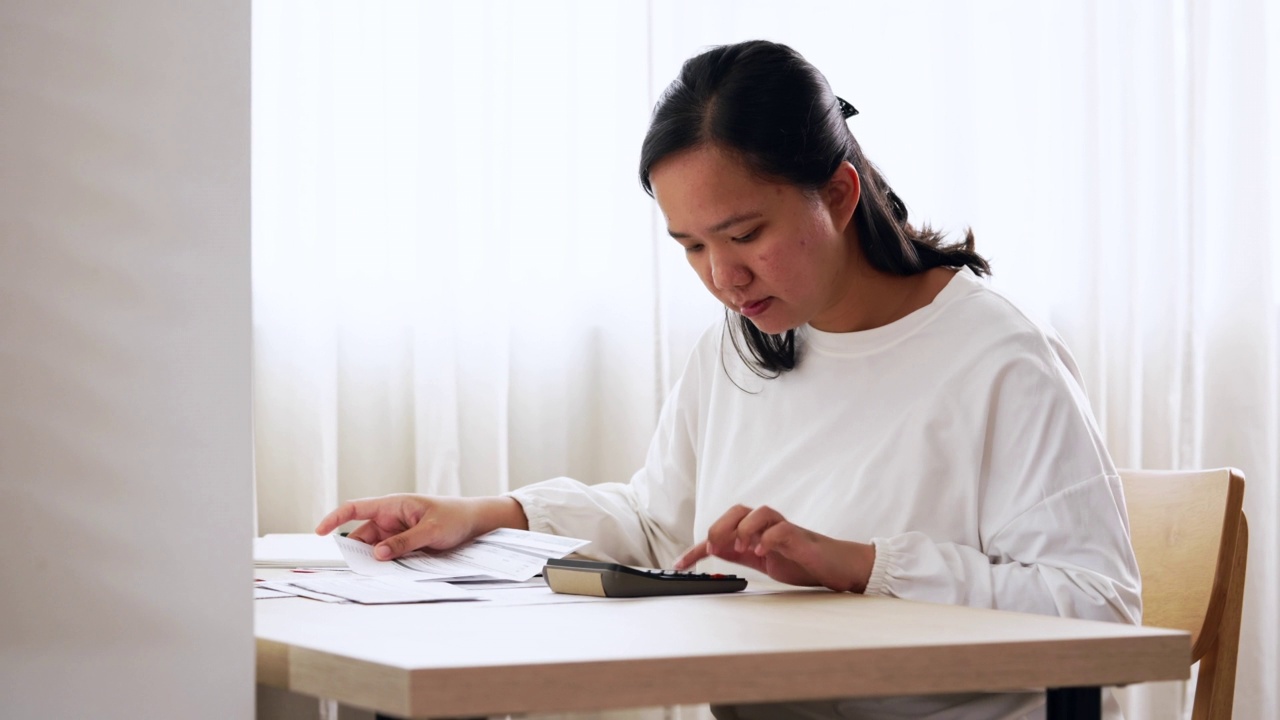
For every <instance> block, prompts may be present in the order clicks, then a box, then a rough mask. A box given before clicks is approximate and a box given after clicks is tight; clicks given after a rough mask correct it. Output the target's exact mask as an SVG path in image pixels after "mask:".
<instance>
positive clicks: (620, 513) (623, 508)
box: [507, 360, 700, 567]
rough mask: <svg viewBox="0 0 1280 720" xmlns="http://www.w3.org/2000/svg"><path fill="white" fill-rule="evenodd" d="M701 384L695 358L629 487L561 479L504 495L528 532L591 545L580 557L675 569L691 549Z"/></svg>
mask: <svg viewBox="0 0 1280 720" xmlns="http://www.w3.org/2000/svg"><path fill="white" fill-rule="evenodd" d="M699 385H700V382H699V377H698V374H697V369H696V366H695V364H694V362H693V360H691V361H690V365H689V367H687V368H686V369H685V372H684V374H683V375H682V376H681V378H680V380H679V381H678V382H677V383H676V386H675V387H674V388H673V389H672V391H671V393H670V394H669V395H668V397H667V400H666V402H665V403H664V405H663V408H662V412H661V413H660V415H659V418H658V428H657V431H656V432H655V433H654V436H653V440H652V441H651V442H650V444H649V450H648V454H647V455H646V458H645V464H644V467H642V468H641V469H640V470H639V471H638V472H636V473H635V475H634V476H632V478H631V481H630V482H629V483H620V482H606V483H600V484H597V485H587V484H585V483H582V482H580V481H578V480H574V479H572V478H567V477H559V478H553V479H551V480H546V481H543V482H540V483H536V484H533V485H528V486H525V487H523V488H519V489H517V490H514V491H512V492H510V493H507V495H508V496H509V497H512V498H515V499H516V501H518V502H519V503H520V504H521V505H522V506H523V507H524V512H525V516H526V517H527V518H528V520H529V529H531V530H536V531H538V532H546V533H553V534H556V535H564V536H569V537H578V538H583V539H586V540H590V541H591V544H590V545H588V546H587V547H585V548H583V549H582V550H581V551H580V552H581V553H582V554H583V555H586V556H588V557H591V558H594V559H599V560H608V561H612V562H620V563H625V564H630V565H639V566H646V567H668V566H670V565H671V563H672V562H673V561H674V560H675V559H676V558H677V557H679V556H680V554H681V553H683V552H684V551H685V550H687V549H689V546H690V545H692V543H693V517H694V503H695V495H694V490H695V478H696V473H697V458H696V452H695V443H696V435H695V432H696V427H697V416H698V406H697V398H698V389H699Z"/></svg>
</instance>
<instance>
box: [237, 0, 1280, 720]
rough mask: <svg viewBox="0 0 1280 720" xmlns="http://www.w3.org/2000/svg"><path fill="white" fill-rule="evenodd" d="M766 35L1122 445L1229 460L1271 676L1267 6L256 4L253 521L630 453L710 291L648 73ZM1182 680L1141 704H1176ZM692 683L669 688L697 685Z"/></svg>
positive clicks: (1255, 673)
mask: <svg viewBox="0 0 1280 720" xmlns="http://www.w3.org/2000/svg"><path fill="white" fill-rule="evenodd" d="M754 37H765V38H769V39H773V40H778V41H781V42H786V43H788V44H790V45H792V46H793V47H795V48H796V49H798V50H799V51H800V52H802V53H803V54H805V55H806V57H808V58H809V59H810V60H811V61H813V62H814V64H815V65H817V66H818V67H819V68H821V69H822V70H823V71H824V73H825V74H826V75H827V77H828V79H829V80H830V81H831V83H832V86H833V88H834V89H835V91H836V92H837V93H838V94H840V95H841V96H842V97H845V98H847V99H849V100H850V101H851V102H852V103H853V104H854V105H856V106H857V107H858V108H859V110H861V111H862V112H861V114H860V115H859V116H857V117H855V118H853V119H851V120H850V122H851V127H853V130H854V132H855V134H856V135H857V136H858V138H859V141H860V142H861V144H862V146H863V148H864V150H865V151H866V153H867V155H868V157H870V158H871V159H872V160H873V161H874V162H876V163H877V165H879V166H880V167H881V169H882V170H884V171H885V173H886V176H887V177H888V179H889V180H890V182H891V183H892V184H893V186H894V188H895V189H896V190H897V191H898V194H899V195H901V196H902V197H903V198H904V199H905V200H906V202H907V204H908V206H909V207H910V209H911V212H912V218H913V220H914V221H920V222H928V223H930V224H933V225H935V226H938V227H941V228H943V229H947V230H950V231H952V232H953V233H955V234H957V235H958V234H959V233H960V232H962V231H963V229H964V228H965V227H966V226H972V227H973V229H974V232H975V235H976V238H977V246H978V249H979V251H980V252H982V253H984V254H986V255H987V256H988V257H989V258H990V259H991V261H992V264H993V268H994V271H995V272H994V278H993V283H994V284H995V286H996V287H998V288H1000V289H1001V290H1003V291H1004V292H1006V293H1008V294H1009V295H1011V296H1012V297H1014V298H1015V299H1016V300H1018V301H1019V302H1020V303H1021V304H1022V305H1023V306H1025V307H1027V308H1028V309H1029V310H1030V311H1032V312H1034V313H1038V314H1040V315H1042V316H1043V317H1045V318H1047V319H1048V320H1049V321H1050V322H1051V323H1052V324H1053V325H1054V326H1055V327H1056V328H1057V329H1058V331H1059V332H1060V333H1061V334H1062V335H1063V337H1064V339H1065V340H1066V341H1067V344H1068V345H1069V346H1070V347H1071V348H1072V350H1073V352H1074V353H1075V355H1076V359H1077V360H1078V362H1079V364H1080V367H1081V369H1082V371H1083V374H1084V377H1085V379H1086V384H1087V386H1088V391H1089V394H1090V397H1091V399H1092V402H1093V406H1094V410H1095V413H1096V415H1097V416H1098V419H1099V422H1100V423H1101V425H1102V426H1103V428H1104V432H1105V435H1106V438H1107V441H1108V446H1109V448H1110V450H1111V453H1112V455H1113V456H1114V458H1115V461H1116V463H1117V465H1119V466H1121V467H1145V468H1190V467H1211V466H1220V465H1233V466H1236V467H1239V468H1241V469H1242V470H1244V472H1245V473H1246V476H1247V479H1248V484H1247V488H1248V489H1247V493H1246V498H1245V509H1246V512H1247V513H1248V514H1249V516H1250V519H1251V520H1252V522H1251V530H1252V532H1253V538H1252V541H1251V545H1250V562H1249V579H1248V585H1247V587H1246V608H1245V612H1246V618H1245V623H1244V630H1243V632H1242V641H1241V651H1240V662H1239V666H1238V680H1237V709H1236V713H1237V715H1238V716H1240V717H1265V716H1270V715H1274V714H1275V713H1276V712H1277V702H1278V700H1280V699H1278V698H1277V697H1276V688H1277V687H1278V686H1280V657H1278V653H1280V634H1278V633H1280V629H1278V628H1277V616H1276V613H1275V608H1276V607H1277V604H1278V603H1280V578H1278V577H1277V572H1276V568H1277V566H1280V558H1277V556H1276V555H1277V548H1278V547H1280V542H1278V540H1277V537H1276V527H1277V523H1276V520H1280V497H1278V496H1277V488H1278V486H1280V457H1278V456H1277V452H1278V451H1277V448H1278V447H1280V354H1278V347H1280V203H1277V202H1276V201H1275V198H1277V197H1280V9H1278V8H1277V6H1276V5H1275V4H1274V3H1267V2H1265V0H1240V1H1238V2H1233V3H1213V2H1209V0H1176V1H1175V2H1173V3H1165V2H1157V1H1156V0H1145V1H1143V2H1134V3H1106V2H1101V1H1100V0H1093V1H1092V2H1087V3H1035V4H1028V3H1021V2H1013V1H1012V0H1000V1H998V2H984V3H952V2H911V3H894V4H880V3H875V4H873V3H853V4H849V3H842V2H840V3H838V2H803V3H799V4H795V3H793V4H789V5H786V6H785V7H784V6H783V5H781V4H777V3H765V2H728V1H727V0H711V1H706V2H699V3H696V4H689V3H674V2H661V1H658V0H655V1H653V2H646V3H640V2H634V3H594V2H588V1H586V0H582V1H579V2H570V1H562V2H536V3H507V2H498V1H494V0H489V1H484V2H465V3H464V2H455V3H432V4H424V3H414V2H403V1H402V2H387V1H383V2H374V3H359V4H356V3H341V2H327V3H326V2H301V1H290V2H284V1H276V2H259V3H255V4H254V68H253V73H254V76H253V82H254V87H253V113H254V117H253V128H254V139H253V143H254V146H253V153H254V155H253V162H254V167H253V182H254V189H253V192H254V218H253V233H254V235H253V237H254V249H253V252H254V329H255V350H254V353H255V357H254V369H255V398H254V407H255V426H256V427H255V437H256V458H257V460H256V462H257V484H258V512H259V531H260V532H288V531H305V530H308V529H310V528H311V527H313V525H314V523H315V522H316V521H317V520H318V519H319V517H320V516H321V515H322V514H323V513H324V512H326V511H327V510H328V509H330V508H332V507H333V506H334V505H335V504H336V503H337V502H339V501H340V500H343V499H346V498H350V497H357V496H368V495H379V494H384V493H389V492H426V493H443V494H464V495H482V494H492V493H496V492H501V491H503V490H505V489H508V488H511V487H516V486H520V485H523V484H526V483H529V482H534V481H537V480H540V479H544V478H547V477H551V476H555V475H570V476H573V477H577V478H579V479H582V480H584V481H586V482H601V481H615V480H616V481H625V480H627V478H628V477H629V476H630V474H631V472H632V471H633V470H634V469H635V468H637V467H638V466H639V464H640V462H641V460H642V458H643V454H644V451H645V448H646V446H647V444H648V440H649V433H650V432H651V431H652V428H653V425H654V423H655V422H656V417H657V410H658V407H659V406H660V403H661V402H662V399H663V397H664V396H665V393H666V391H667V389H668V388H669V387H670V385H671V383H672V382H673V380H674V378H675V377H676V376H677V375H678V373H679V372H680V368H682V367H683V364H684V361H685V356H686V354H687V352H688V350H689V348H690V347H691V346H692V345H693V343H694V342H695V340H696V339H697V337H698V335H699V334H700V333H701V331H702V330H703V329H704V328H705V327H707V326H708V325H709V324H711V323H712V322H715V321H716V320H717V319H718V318H719V317H721V311H720V309H719V308H717V306H716V305H715V303H714V301H713V300H711V298H710V297H709V296H708V294H707V293H706V291H705V290H704V289H703V288H701V286H700V285H699V283H698V282H697V280H696V278H695V276H694V275H693V273H692V272H691V271H690V270H689V269H688V268H687V266H686V265H685V262H684V258H683V255H682V254H681V253H680V251H679V248H678V246H676V244H675V243H674V242H672V241H671V240H670V239H669V238H667V237H666V236H665V223H664V221H663V218H662V217H661V215H660V213H659V212H658V211H657V209H656V207H655V206H654V204H653V202H652V200H650V199H649V198H648V197H646V196H645V195H644V194H643V192H642V191H641V190H640V188H639V185H638V182H637V177H636V164H637V158H638V155H639V146H640V142H641V139H642V138H643V134H644V130H645V127H646V124H647V120H648V115H649V112H650V110H651V108H652V105H653V103H654V101H655V100H656V98H657V96H658V94H659V93H660V92H661V91H662V89H663V88H664V87H665V86H666V84H667V83H668V82H669V81H670V80H671V79H672V78H673V77H675V75H676V73H677V72H678V70H679V66H680V63H681V62H683V60H684V59H686V58H688V57H690V56H691V55H693V54H696V53H697V52H699V51H700V50H702V49H704V48H705V47H707V46H708V45H711V44H718V43H724V42H734V41H738V40H743V39H748V38H754ZM1184 691H1185V688H1184V687H1183V684H1182V683H1172V684H1161V685H1157V686H1143V687H1141V688H1133V689H1130V690H1129V691H1127V692H1126V694H1127V698H1126V711H1127V716H1128V717H1129V718H1131V720H1133V719H1138V720H1141V719H1144V718H1146V719H1152V720H1154V719H1155V718H1167V717H1178V716H1184V715H1186V714H1187V713H1189V709H1190V707H1189V704H1188V703H1186V702H1185V697H1184ZM688 714H690V713H688V712H686V715H688Z"/></svg>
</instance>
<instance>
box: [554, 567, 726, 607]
mask: <svg viewBox="0 0 1280 720" xmlns="http://www.w3.org/2000/svg"><path fill="white" fill-rule="evenodd" d="M542 576H543V577H544V578H546V580H547V585H548V586H549V587H550V588H551V589H552V590H554V591H556V592H558V593H567V594H569V595H594V596H596V597H611V598H620V597H648V596H650V595H704V594H707V593H730V592H738V591H739V590H741V589H743V588H745V587H746V586H747V581H746V580H744V579H743V578H740V577H738V576H737V575H721V574H718V573H716V574H708V573H694V572H675V571H674V570H641V569H639V568H633V567H629V566H627V565H619V564H617V563H609V562H597V561H595V560H548V561H547V564H546V566H545V567H544V568H543V569H542Z"/></svg>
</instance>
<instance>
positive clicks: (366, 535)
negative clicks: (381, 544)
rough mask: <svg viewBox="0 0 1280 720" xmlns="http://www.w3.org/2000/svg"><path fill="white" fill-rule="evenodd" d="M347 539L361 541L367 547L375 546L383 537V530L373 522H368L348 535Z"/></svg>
mask: <svg viewBox="0 0 1280 720" xmlns="http://www.w3.org/2000/svg"><path fill="white" fill-rule="evenodd" d="M347 537H349V538H351V539H352V540H359V541H360V542H362V543H364V544H365V545H373V544H375V543H377V542H378V539H379V538H380V537H382V528H380V527H378V524H377V523H375V522H374V521H372V520H367V521H365V523H364V524H363V525H361V526H360V527H358V528H356V529H355V530H352V531H351V532H349V533H347Z"/></svg>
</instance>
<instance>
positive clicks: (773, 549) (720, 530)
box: [676, 505, 876, 593]
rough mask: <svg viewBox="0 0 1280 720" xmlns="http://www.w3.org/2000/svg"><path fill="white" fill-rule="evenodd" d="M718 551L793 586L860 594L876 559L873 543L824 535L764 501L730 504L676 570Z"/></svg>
mask: <svg viewBox="0 0 1280 720" xmlns="http://www.w3.org/2000/svg"><path fill="white" fill-rule="evenodd" d="M712 555H714V556H715V557H718V558H721V559H724V560H728V561H729V562H733V563H737V564H739V565H746V566H747V567H749V568H751V569H753V570H757V571H759V572H762V573H764V574H766V575H768V576H769V577H771V578H773V579H774V580H777V581H778V582H784V583H787V584H788V585H821V586H823V587H827V588H830V589H832V590H835V591H837V592H859V593H860V592H862V591H863V590H865V589H866V587H867V581H868V580H869V579H870V578H871V567H872V566H873V565H875V561H876V549H875V547H874V546H872V545H868V544H866V543H858V542H850V541H846V540H837V539H835V538H830V537H827V536H826V535H819V534H818V533H816V532H813V531H812V530H806V529H804V528H802V527H800V526H798V525H793V524H791V523H790V522H788V521H787V519H786V518H784V517H783V516H782V513H780V512H778V511H777V510H774V509H773V508H770V507H766V506H763V505H762V506H760V507H758V508H754V509H753V508H749V507H745V506H743V505H735V506H734V507H732V508H730V509H729V511H728V512H726V513H725V514H724V515H721V516H720V519H719V520H716V521H715V523H713V524H712V525H711V528H710V529H709V530H708V531H707V540H706V542H703V543H699V544H697V545H694V546H693V547H692V548H690V549H689V550H688V551H687V552H685V554H684V555H683V556H681V558H680V559H679V560H677V561H676V570H684V569H685V568H688V567H691V566H692V565H693V564H694V563H696V562H698V561H699V560H701V559H703V558H705V557H708V556H712Z"/></svg>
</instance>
